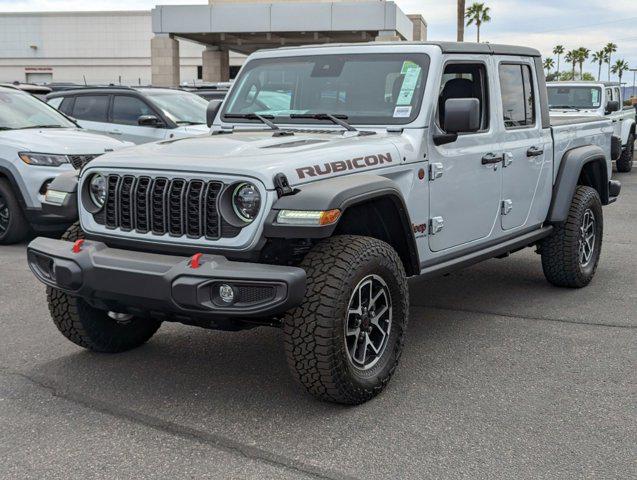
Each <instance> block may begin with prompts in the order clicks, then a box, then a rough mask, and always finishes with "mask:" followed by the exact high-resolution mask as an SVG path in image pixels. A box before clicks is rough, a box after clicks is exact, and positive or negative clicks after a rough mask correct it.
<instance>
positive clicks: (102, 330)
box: [46, 222, 161, 353]
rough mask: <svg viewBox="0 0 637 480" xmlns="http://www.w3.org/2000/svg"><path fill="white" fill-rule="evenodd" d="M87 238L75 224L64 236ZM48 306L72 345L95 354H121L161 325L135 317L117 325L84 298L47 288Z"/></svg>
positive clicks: (136, 344) (142, 341)
mask: <svg viewBox="0 0 637 480" xmlns="http://www.w3.org/2000/svg"><path fill="white" fill-rule="evenodd" d="M81 238H84V232H83V231H82V229H81V227H80V225H79V223H77V222H76V223H74V224H73V225H71V226H70V227H69V229H68V230H67V231H66V232H65V233H64V235H63V236H62V239H63V240H68V241H70V242H74V241H76V240H79V239H81ZM46 297H47V302H48V304H49V311H50V312H51V317H52V318H53V323H55V326H56V327H57V328H58V330H59V331H60V332H61V333H62V335H64V336H65V337H66V338H68V339H69V340H70V341H72V342H73V343H75V344H76V345H79V346H80V347H83V348H86V349H88V350H92V351H94V352H103V353H118V352H124V351H126V350H131V349H133V348H136V347H139V346H140V345H142V344H144V343H146V342H147V341H148V340H149V339H150V338H151V337H152V336H153V335H154V334H155V332H156V331H157V329H159V327H160V326H161V322H160V321H159V320H154V319H146V318H137V317H133V318H131V319H130V320H128V321H126V322H118V321H116V320H114V319H112V318H111V317H109V316H108V313H107V312H105V311H104V310H99V309H97V308H93V307H92V306H90V305H89V304H88V303H87V302H86V301H84V300H83V299H82V298H79V297H74V296H73V295H69V294H68V293H65V292H63V291H62V290H58V289H56V288H51V287H47V289H46Z"/></svg>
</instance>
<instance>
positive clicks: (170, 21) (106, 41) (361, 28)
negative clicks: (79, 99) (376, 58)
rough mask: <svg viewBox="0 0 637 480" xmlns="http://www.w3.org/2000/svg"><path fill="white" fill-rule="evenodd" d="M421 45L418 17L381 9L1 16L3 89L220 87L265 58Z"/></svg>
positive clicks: (214, 7) (223, 1) (328, 5)
mask: <svg viewBox="0 0 637 480" xmlns="http://www.w3.org/2000/svg"><path fill="white" fill-rule="evenodd" d="M426 35H427V25H426V23H425V20H424V19H423V18H422V16H420V15H406V14H405V13H404V12H402V10H400V8H398V6H397V5H396V4H395V3H394V2H390V1H384V0H359V1H351V0H350V1H334V0H330V1H320V0H319V1H317V0H314V1H310V2H306V1H297V0H278V1H277V0H267V1H263V0H210V2H209V4H208V5H206V4H203V5H179V6H176V5H175V6H173V5H161V6H157V7H156V8H154V9H153V10H151V11H102V12H34V13H0V45H1V46H2V47H0V82H13V81H20V82H31V83H50V82H75V83H84V82H86V83H88V84H109V83H113V84H119V83H121V84H125V85H138V84H141V85H147V84H151V83H152V84H153V85H158V86H175V85H178V84H183V83H190V82H196V81H210V82H219V81H227V80H228V79H230V78H233V77H234V76H235V75H236V72H237V71H238V69H239V68H240V66H241V64H242V63H243V61H244V59H245V55H247V54H250V53H251V52H254V51H256V50H258V49H262V48H276V47H280V46H291V45H310V44H321V43H341V42H369V41H375V40H383V41H387V40H391V41H401V40H426Z"/></svg>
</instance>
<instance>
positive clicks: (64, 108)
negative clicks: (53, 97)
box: [60, 97, 75, 115]
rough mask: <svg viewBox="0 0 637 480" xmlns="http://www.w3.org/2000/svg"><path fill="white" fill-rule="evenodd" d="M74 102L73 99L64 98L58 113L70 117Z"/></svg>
mask: <svg viewBox="0 0 637 480" xmlns="http://www.w3.org/2000/svg"><path fill="white" fill-rule="evenodd" d="M74 101H75V97H64V100H62V103H61V104H60V111H61V112H63V113H66V114H67V115H72V114H73V102H74Z"/></svg>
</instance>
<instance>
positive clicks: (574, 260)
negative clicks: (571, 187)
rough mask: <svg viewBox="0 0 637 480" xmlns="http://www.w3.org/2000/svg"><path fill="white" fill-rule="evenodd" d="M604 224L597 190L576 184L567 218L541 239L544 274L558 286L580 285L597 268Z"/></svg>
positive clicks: (586, 283) (572, 286) (582, 285)
mask: <svg viewBox="0 0 637 480" xmlns="http://www.w3.org/2000/svg"><path fill="white" fill-rule="evenodd" d="M603 233H604V224H603V216H602V202H601V200H600V199H599V194H598V193H597V190H595V189H593V188H591V187H585V186H581V185H580V186H578V187H577V189H576V190H575V195H574V196H573V200H572V201H571V208H570V210H569V213H568V217H567V219H566V222H564V223H563V224H562V225H557V226H555V227H554V230H553V233H552V234H551V235H550V236H549V237H547V238H545V239H544V240H542V242H541V243H540V253H541V255H542V269H543V270H544V276H545V277H546V279H547V280H548V281H549V282H551V283H552V284H553V285H556V286H558V287H570V288H582V287H585V286H586V285H588V284H589V283H590V281H591V280H592V279H593V276H594V275H595V271H596V270H597V264H598V262H599V256H600V254H601V250H602V235H603Z"/></svg>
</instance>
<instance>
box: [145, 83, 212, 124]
mask: <svg viewBox="0 0 637 480" xmlns="http://www.w3.org/2000/svg"><path fill="white" fill-rule="evenodd" d="M144 94H145V95H146V96H147V97H148V98H149V99H150V100H151V101H152V102H153V103H154V104H155V106H157V107H158V108H160V109H161V110H162V111H163V112H164V114H165V115H166V116H167V117H168V118H170V119H171V120H172V121H173V122H175V123H176V124H177V125H195V124H202V123H206V108H207V107H208V102H207V101H206V100H205V99H204V98H201V97H200V96H199V95H195V94H194V93H190V92H179V91H172V92H166V91H163V92H162V91H157V92H154V91H148V90H146V91H144Z"/></svg>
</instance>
